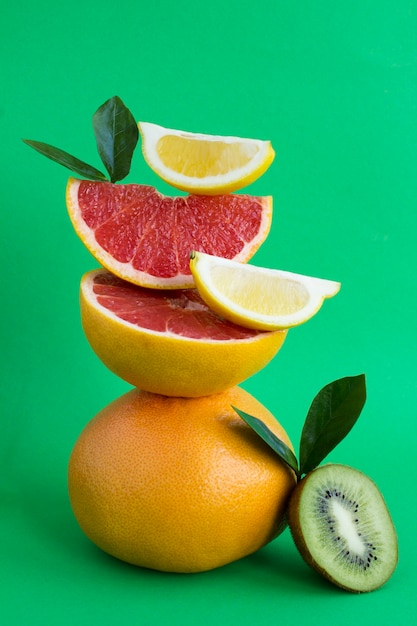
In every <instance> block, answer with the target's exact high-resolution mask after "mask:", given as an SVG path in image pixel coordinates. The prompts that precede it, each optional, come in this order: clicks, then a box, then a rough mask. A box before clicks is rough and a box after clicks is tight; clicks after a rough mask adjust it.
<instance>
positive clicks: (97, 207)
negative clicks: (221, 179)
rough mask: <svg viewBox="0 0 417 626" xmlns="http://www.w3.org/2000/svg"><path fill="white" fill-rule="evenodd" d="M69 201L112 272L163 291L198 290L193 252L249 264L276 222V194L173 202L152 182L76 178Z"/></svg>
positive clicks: (86, 239)
mask: <svg viewBox="0 0 417 626" xmlns="http://www.w3.org/2000/svg"><path fill="white" fill-rule="evenodd" d="M66 199H67V207H68V212H69V215H70V218H71V221H72V223H73V226H74V228H75V230H76V232H77V234H78V235H79V237H80V238H81V240H82V241H83V243H84V244H85V245H86V247H87V248H88V249H89V250H90V252H91V253H92V254H93V256H94V257H95V258H96V259H97V260H98V261H99V262H100V263H101V264H102V265H103V266H104V267H105V268H107V269H108V270H109V271H111V272H112V273H113V274H115V275H116V276H119V277H120V278H123V279H124V280H127V281H129V282H131V283H134V284H136V285H141V286H144V287H153V288H158V289H183V288H190V287H194V282H193V278H192V275H191V271H190V267H189V255H190V252H191V250H198V251H200V252H207V253H208V254H213V255H217V256H222V257H225V258H228V259H234V260H235V261H240V262H246V261H248V260H249V259H250V258H251V257H252V256H253V255H254V254H255V252H256V250H257V249H258V248H259V246H260V245H261V244H262V243H263V241H264V240H265V238H266V237H267V235H268V232H269V229H270V226H271V220H272V198H271V197H270V196H265V197H255V196H249V195H243V194H225V195H220V196H201V195H188V196H178V197H169V196H164V195H162V194H161V193H159V192H158V191H157V190H156V189H154V188H153V187H150V186H146V185H134V184H128V185H122V184H112V183H107V182H94V181H87V180H79V179H75V178H70V179H69V181H68V185H67V194H66Z"/></svg>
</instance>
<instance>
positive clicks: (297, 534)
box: [287, 464, 398, 594]
mask: <svg viewBox="0 0 417 626" xmlns="http://www.w3.org/2000/svg"><path fill="white" fill-rule="evenodd" d="M329 465H330V464H329ZM332 466H333V467H337V466H335V465H333V464H332ZM342 467H347V466H342ZM318 469H319V468H316V470H313V472H314V471H317V470H318ZM349 469H350V468H349ZM313 472H310V473H309V474H307V475H306V476H305V477H304V478H303V479H301V480H300V481H299V482H298V484H297V485H296V487H295V488H294V490H293V491H292V494H291V497H290V501H289V504H288V509H287V520H288V525H289V528H290V531H291V535H292V537H293V540H294V543H295V545H296V547H297V549H298V551H299V553H300V555H301V557H302V558H303V559H304V561H305V562H306V563H307V565H309V566H310V567H311V568H312V569H314V570H315V571H316V572H317V573H318V574H320V575H321V576H323V577H324V578H325V579H327V580H328V581H329V582H331V583H333V584H334V585H336V586H338V587H340V588H341V589H344V590H346V591H350V592H351V593H357V594H359V593H364V592H365V593H366V592H369V591H373V590H374V589H377V588H378V587H373V588H368V589H355V588H352V587H350V586H348V585H345V584H343V582H341V581H340V580H336V579H335V578H334V577H332V576H331V575H330V574H329V572H327V571H326V570H325V569H324V568H323V567H322V566H320V565H319V564H318V563H317V561H316V560H315V559H314V558H313V556H312V554H311V552H310V549H309V547H308V545H307V543H306V541H305V539H304V535H303V532H302V529H301V524H300V500H301V497H302V494H303V491H304V489H305V488H306V486H307V485H308V480H309V477H310V476H311V474H312V473H313ZM397 561H398V552H397V553H396V562H395V564H396V563H397ZM391 573H392V572H391ZM388 578H389V576H388V577H387V579H388ZM378 586H380V585H378Z"/></svg>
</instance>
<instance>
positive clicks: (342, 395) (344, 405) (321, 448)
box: [300, 374, 366, 475]
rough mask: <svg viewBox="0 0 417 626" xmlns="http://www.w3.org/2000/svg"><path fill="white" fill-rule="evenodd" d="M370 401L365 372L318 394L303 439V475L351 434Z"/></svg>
mask: <svg viewBox="0 0 417 626" xmlns="http://www.w3.org/2000/svg"><path fill="white" fill-rule="evenodd" d="M365 401H366V383H365V375H364V374H360V375H359V376H350V377H346V378H341V379H339V380H335V381H334V382H332V383H329V384H328V385H326V386H325V387H323V389H322V390H321V391H319V393H318V394H317V396H316V397H315V398H314V400H313V402H312V404H311V406H310V409H309V412H308V414H307V418H306V421H305V423H304V427H303V431H302V433H301V441H300V475H302V474H307V473H308V472H311V470H313V469H314V468H315V467H317V466H318V465H319V464H320V463H321V461H322V460H323V459H324V458H325V457H326V456H327V455H328V454H329V452H331V451H332V450H333V448H335V447H336V446H337V444H338V443H340V441H342V439H343V438H344V437H345V436H346V435H347V434H348V432H349V431H350V430H351V428H352V427H353V425H354V424H355V422H356V420H357V419H358V417H359V415H360V413H361V411H362V408H363V406H364V404H365Z"/></svg>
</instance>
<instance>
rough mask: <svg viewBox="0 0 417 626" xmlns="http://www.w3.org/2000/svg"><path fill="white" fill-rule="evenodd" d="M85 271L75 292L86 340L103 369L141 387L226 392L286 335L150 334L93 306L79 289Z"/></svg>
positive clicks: (175, 392) (173, 392) (189, 393)
mask: <svg viewBox="0 0 417 626" xmlns="http://www.w3.org/2000/svg"><path fill="white" fill-rule="evenodd" d="M93 272H94V271H93ZM89 274H91V273H88V274H86V275H85V277H84V280H83V281H82V285H81V294H80V306H81V319H82V325H83V329H84V333H85V335H86V337H87V340H88V342H89V344H90V346H91V347H92V349H93V350H94V352H95V353H96V355H97V356H98V357H99V358H100V360H101V361H102V362H103V363H104V365H106V367H107V368H108V369H110V370H111V371H112V372H113V373H114V374H116V375H117V376H119V377H120V378H122V379H123V380H125V381H126V382H128V383H129V384H131V385H133V386H135V387H138V388H140V389H143V390H145V391H150V392H152V393H158V394H162V395H167V396H181V397H199V396H206V395H209V394H213V393H219V392H221V391H225V390H226V389H228V388H229V387H233V386H235V385H238V384H240V383H242V382H243V381H244V380H246V379H247V378H249V377H250V376H252V375H254V374H255V373H256V372H258V371H260V370H261V369H262V368H263V367H265V366H266V365H267V364H268V363H269V362H270V361H271V359H272V358H273V357H274V356H275V355H276V354H277V352H278V351H279V350H280V348H281V346H282V344H283V343H284V340H285V338H286V335H287V333H286V331H277V332H266V333H260V334H259V335H257V336H254V337H253V338H250V339H243V340H235V341H234V340H225V341H205V340H203V339H201V340H200V339H187V338H183V337H181V336H179V335H178V336H174V335H172V334H169V333H158V332H155V333H152V332H149V331H146V330H143V329H141V328H140V327H138V326H133V325H132V324H127V323H123V322H122V321H121V320H117V319H116V318H115V317H114V316H112V315H111V314H110V313H109V312H108V311H106V310H105V309H104V308H100V307H94V306H92V305H91V301H90V300H89V298H88V295H86V291H85V290H84V288H83V285H84V284H85V280H86V279H87V277H88V275H89Z"/></svg>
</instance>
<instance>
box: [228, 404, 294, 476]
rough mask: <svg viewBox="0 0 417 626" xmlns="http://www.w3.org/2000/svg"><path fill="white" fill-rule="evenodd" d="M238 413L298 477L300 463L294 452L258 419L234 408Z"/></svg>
mask: <svg viewBox="0 0 417 626" xmlns="http://www.w3.org/2000/svg"><path fill="white" fill-rule="evenodd" d="M232 408H233V409H234V410H235V411H236V413H237V414H238V415H239V416H240V417H241V418H242V419H243V420H244V421H245V422H246V423H247V424H248V425H249V426H250V427H251V428H252V429H253V430H254V431H255V432H256V433H257V434H258V435H259V436H260V437H261V438H262V439H263V440H264V441H265V443H267V444H268V445H269V446H270V447H271V448H272V450H273V451H274V452H275V453H276V454H277V455H278V456H279V457H280V458H281V459H282V460H283V461H284V462H285V463H286V464H287V465H289V466H290V467H291V469H293V470H294V472H295V473H296V474H297V475H298V463H297V459H296V458H295V455H294V453H293V451H292V450H291V449H290V448H289V447H288V446H287V445H286V444H285V443H284V442H283V441H281V439H279V437H277V436H276V435H275V434H274V433H273V432H272V431H271V430H270V429H269V428H268V426H266V424H264V423H263V422H262V421H261V420H260V419H258V418H257V417H253V416H252V415H249V414H248V413H245V412H244V411H241V410H240V409H237V408H236V407H234V406H232Z"/></svg>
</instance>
